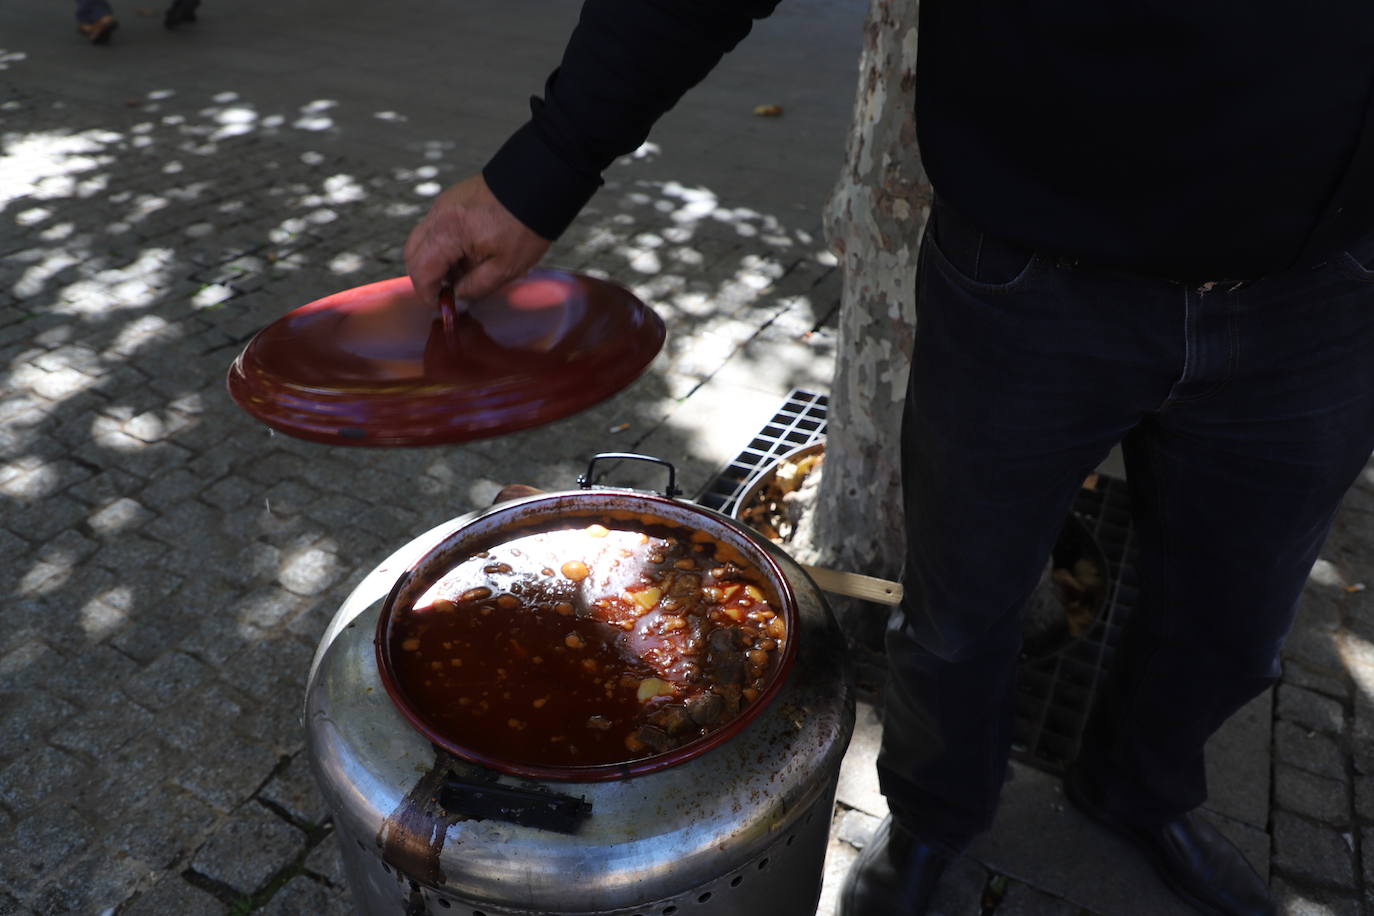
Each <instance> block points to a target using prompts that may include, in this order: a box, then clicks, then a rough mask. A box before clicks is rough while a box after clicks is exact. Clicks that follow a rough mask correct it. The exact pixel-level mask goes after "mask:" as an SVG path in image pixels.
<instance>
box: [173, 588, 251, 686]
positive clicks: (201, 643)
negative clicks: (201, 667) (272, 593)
mask: <svg viewBox="0 0 1374 916" xmlns="http://www.w3.org/2000/svg"><path fill="white" fill-rule="evenodd" d="M177 596H178V597H179V598H180V597H183V593H181V592H178V595H177ZM186 601H187V603H186V606H187V607H188V608H189V609H192V610H193V611H194V610H197V609H199V608H201V607H203V605H201V604H199V603H198V602H196V601H194V600H192V599H191V598H190V597H187V598H186ZM199 616H200V619H199V620H197V621H196V623H195V626H193V627H192V628H191V629H190V630H188V631H187V632H185V633H183V634H182V636H181V638H180V640H179V641H178V642H177V644H176V647H177V648H178V649H180V650H181V651H183V652H185V653H187V654H188V655H191V656H194V657H195V658H198V659H200V660H201V661H202V662H204V663H205V664H207V665H212V666H214V667H215V668H217V669H220V670H221V671H222V670H223V665H224V663H225V662H226V661H228V660H229V659H230V658H233V657H234V656H235V655H237V654H238V653H239V652H241V651H242V650H243V648H244V647H245V646H248V645H251V644H252V642H253V641H254V640H255V639H256V638H257V636H256V632H255V633H254V635H253V637H252V638H250V637H249V636H248V635H247V634H245V632H244V628H243V627H242V626H241V625H240V624H239V623H237V622H236V621H234V620H233V619H232V618H229V617H226V616H225V615H223V614H217V613H212V612H206V613H203V614H200V615H199Z"/></svg>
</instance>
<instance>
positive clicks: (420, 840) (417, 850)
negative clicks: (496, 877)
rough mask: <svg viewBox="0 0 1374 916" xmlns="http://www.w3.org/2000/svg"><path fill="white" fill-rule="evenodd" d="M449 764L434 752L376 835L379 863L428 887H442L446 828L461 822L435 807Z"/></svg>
mask: <svg viewBox="0 0 1374 916" xmlns="http://www.w3.org/2000/svg"><path fill="white" fill-rule="evenodd" d="M452 763H453V758H452V757H450V756H449V755H448V754H447V753H446V752H444V751H436V752H435V758H434V765H433V766H432V767H430V768H429V769H428V770H426V771H425V772H424V773H423V774H422V775H421V776H420V778H419V780H417V781H416V783H415V785H414V786H413V787H412V788H411V790H410V791H409V792H407V793H406V796H405V798H403V799H401V803H400V804H399V805H397V806H396V810H394V811H392V812H391V814H390V815H389V816H388V817H387V819H386V820H385V821H383V822H382V826H381V829H380V830H378V832H377V843H378V845H379V846H381V848H382V861H384V862H386V863H387V864H388V865H391V866H392V867H393V868H395V869H396V870H397V871H398V872H399V873H401V874H405V875H408V876H410V877H412V878H415V879H417V880H420V881H425V882H427V883H429V884H443V883H445V880H446V879H445V878H444V873H443V870H442V869H441V868H440V867H439V856H440V854H441V853H442V852H443V851H444V839H445V837H446V836H447V835H448V828H449V825H450V824H453V823H455V822H457V821H459V820H461V817H459V816H456V815H452V814H449V813H448V812H447V811H445V810H444V809H443V808H442V807H441V806H440V805H439V789H440V787H441V786H442V785H443V781H444V777H445V776H447V775H448V772H449V767H450V766H451V764H452Z"/></svg>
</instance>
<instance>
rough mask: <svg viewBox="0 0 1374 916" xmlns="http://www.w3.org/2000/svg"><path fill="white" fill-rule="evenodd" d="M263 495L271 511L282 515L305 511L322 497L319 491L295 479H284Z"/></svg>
mask: <svg viewBox="0 0 1374 916" xmlns="http://www.w3.org/2000/svg"><path fill="white" fill-rule="evenodd" d="M263 495H264V497H265V498H266V500H267V505H268V507H269V508H270V511H272V512H274V513H280V514H282V515H295V514H297V513H299V512H304V511H306V510H307V509H308V508H309V507H310V506H312V505H314V504H315V503H316V502H317V501H318V500H319V499H320V494H319V492H318V491H316V490H314V489H312V488H310V487H307V486H305V485H304V484H302V483H298V482H297V481H294V480H283V481H281V482H280V483H278V484H276V485H275V486H273V487H272V488H271V489H269V490H268V491H267V492H266V493H265V494H263Z"/></svg>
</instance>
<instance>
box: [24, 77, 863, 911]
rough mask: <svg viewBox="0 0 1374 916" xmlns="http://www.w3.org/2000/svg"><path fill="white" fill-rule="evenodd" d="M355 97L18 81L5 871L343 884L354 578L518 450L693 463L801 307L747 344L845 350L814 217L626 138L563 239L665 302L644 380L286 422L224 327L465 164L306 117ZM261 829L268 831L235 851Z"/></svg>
mask: <svg viewBox="0 0 1374 916" xmlns="http://www.w3.org/2000/svg"><path fill="white" fill-rule="evenodd" d="M0 60H3V55H0ZM334 104H335V103H333V102H330V101H328V100H320V101H317V102H314V103H312V104H310V105H307V106H305V107H304V108H303V109H301V110H299V111H294V112H291V113H289V114H288V113H272V112H270V106H269V105H267V104H264V103H262V102H257V103H255V102H253V101H250V100H246V99H242V98H239V97H237V96H236V95H235V94H233V93H225V94H222V95H219V96H216V97H215V98H214V99H212V100H211V101H210V103H209V104H206V105H203V106H200V107H196V106H193V105H188V104H185V102H184V101H183V100H181V99H178V98H177V96H176V95H175V94H174V93H172V92H171V91H167V92H155V93H151V94H150V95H149V96H148V97H146V98H140V99H134V100H130V104H128V105H127V106H126V107H125V108H124V109H123V110H113V111H111V110H96V109H94V108H91V107H80V106H76V105H70V104H65V103H63V102H62V101H60V100H58V99H56V98H53V97H50V96H46V95H44V94H43V93H41V92H25V93H19V92H10V93H9V94H8V95H3V96H0V118H2V119H3V120H0V125H3V126H2V127H0V175H3V176H4V180H3V182H0V506H3V524H0V557H2V558H3V559H0V565H2V566H3V569H4V572H5V573H6V575H5V584H4V586H3V588H4V596H5V597H4V605H5V612H4V621H5V627H4V628H3V632H0V729H3V731H4V733H5V734H6V736H7V739H6V741H5V742H3V743H0V843H3V845H4V846H5V847H7V848H11V849H22V850H24V853H23V854H19V855H14V856H8V857H4V858H0V888H4V890H3V891H0V904H4V903H6V897H5V894H8V895H10V896H11V897H12V898H13V899H14V900H19V901H22V902H24V903H26V904H27V905H29V906H32V907H33V908H35V909H37V910H40V911H45V912H46V911H49V910H51V911H59V910H62V909H63V908H64V907H66V908H70V909H74V910H83V911H85V910H88V909H91V908H92V907H95V908H96V909H98V908H99V907H103V906H109V905H114V904H116V903H118V902H119V901H121V900H125V899H128V898H130V897H132V896H135V895H140V894H150V895H156V894H159V893H163V894H165V893H166V891H165V881H173V880H184V881H190V882H191V883H192V884H194V885H197V886H198V887H199V888H200V890H201V891H203V892H205V893H209V894H212V895H214V896H217V897H219V898H220V899H221V900H222V901H226V902H228V901H234V900H238V901H254V902H257V903H261V902H262V901H263V900H264V899H265V897H266V896H268V895H269V894H270V893H271V892H272V891H274V890H275V889H276V888H278V887H280V886H282V885H284V884H285V883H286V882H287V880H288V879H290V878H292V877H293V876H298V875H305V876H306V877H307V878H309V879H310V880H311V881H314V882H315V884H313V885H311V887H312V888H314V890H315V891H319V892H320V893H325V894H326V896H330V895H332V896H330V899H335V898H337V897H338V896H339V894H340V893H341V891H340V889H339V878H338V875H337V874H331V872H330V869H329V868H328V867H326V866H325V865H323V864H320V863H321V861H322V860H327V859H328V858H329V857H328V856H321V855H319V852H318V850H319V849H323V848H325V847H323V846H320V844H322V843H325V844H327V843H328V842H329V831H328V827H327V823H326V817H325V815H326V812H324V811H323V810H321V808H320V805H319V803H318V800H317V799H316V798H315V796H314V793H313V789H312V787H311V786H310V783H309V777H308V774H306V773H305V772H304V767H303V766H302V765H301V764H302V761H301V757H300V751H301V747H302V736H301V732H300V726H299V721H298V710H299V703H300V700H301V696H302V689H303V682H304V677H305V673H306V671H307V669H308V664H309V657H310V654H311V651H312V649H313V646H314V642H315V640H316V639H317V638H318V636H319V634H320V632H321V631H322V630H323V627H324V624H325V623H326V622H327V620H328V618H329V616H330V615H331V614H332V612H333V610H334V609H335V608H336V607H337V606H338V604H339V603H340V601H341V600H342V597H343V596H344V595H345V594H346V593H347V591H348V590H349V589H350V588H351V587H352V585H353V584H354V583H355V582H356V581H357V580H358V579H359V578H360V577H361V576H362V575H363V574H365V573H366V572H367V571H368V570H369V569H370V568H371V567H372V566H373V565H375V564H376V563H377V562H379V561H380V560H381V559H382V558H383V557H384V556H385V555H386V554H388V553H389V552H390V551H391V549H392V548H394V547H395V546H397V545H399V544H400V543H403V542H404V541H406V540H408V539H409V538H410V537H412V536H414V535H416V534H418V533H419V532H421V531H424V530H426V529H427V528H429V527H430V526H432V525H434V524H436V523H437V522H439V521H441V520H443V519H446V518H449V517H452V516H454V515H457V514H459V513H461V512H464V511H467V510H470V509H472V508H474V507H475V506H478V505H481V504H483V503H485V502H486V501H487V500H489V499H490V498H491V496H492V494H494V493H495V491H496V489H497V488H498V487H499V486H500V485H502V484H504V483H507V482H511V481H513V480H519V481H524V482H530V483H535V484H538V485H542V486H546V487H551V488H563V487H565V486H570V485H571V484H572V481H573V479H574V478H575V476H576V474H577V473H578V472H580V471H581V470H582V469H583V467H584V465H585V461H586V459H587V457H588V456H589V455H590V454H591V453H592V452H594V451H596V450H600V449H602V448H606V449H622V448H633V447H634V446H635V444H636V443H637V442H641V441H643V440H644V439H645V438H647V437H649V436H650V435H654V437H655V438H654V441H655V444H656V447H658V448H659V449H660V450H662V449H665V448H666V449H667V450H669V451H675V452H677V454H676V455H667V456H666V457H674V458H676V457H682V458H684V459H686V460H688V461H689V463H690V460H691V457H692V454H693V447H692V442H693V437H694V435H695V431H694V426H693V424H694V423H697V422H700V421H699V420H698V419H694V418H691V417H690V416H689V413H690V412H689V411H686V410H684V408H683V405H684V403H685V402H686V401H690V395H691V394H692V392H693V391H695V390H696V389H697V388H698V387H700V386H701V385H703V384H705V383H707V382H708V380H709V379H710V378H711V376H712V375H713V374H714V373H716V372H717V371H718V370H719V369H720V367H721V366H722V365H723V364H724V363H725V361H726V360H727V358H730V357H731V356H732V355H733V356H735V358H736V359H737V360H739V361H744V362H745V363H748V361H749V360H751V359H754V358H756V354H757V353H758V352H761V351H760V349H759V347H758V346H757V345H758V343H759V341H760V340H763V339H765V338H767V337H768V336H769V335H773V336H776V337H779V338H786V339H796V340H803V339H805V340H808V341H809V343H808V344H806V345H804V346H802V347H801V348H800V349H794V350H793V351H789V352H795V353H798V354H799V355H798V356H797V357H796V363H795V365H788V364H786V357H783V358H780V357H778V356H776V355H774V356H772V357H770V359H769V360H768V362H767V364H760V365H758V366H749V369H750V371H757V372H758V373H759V374H760V375H761V376H766V377H767V378H769V379H770V380H772V381H775V382H776V383H779V384H781V385H783V386H784V388H785V387H786V385H787V384H789V383H792V384H814V382H815V380H816V378H817V369H818V366H824V365H828V363H827V361H828V360H829V359H830V358H831V356H832V353H831V346H832V343H833V341H832V340H831V339H830V337H829V335H828V332H826V331H825V330H823V329H822V330H821V331H820V332H819V333H813V332H814V331H815V330H816V329H817V328H820V327H821V326H822V325H823V324H824V322H825V319H826V317H827V315H828V314H829V313H830V312H831V311H832V310H833V309H834V308H835V306H836V305H837V302H836V299H837V295H838V293H837V292H836V290H837V289H838V286H837V284H836V283H835V282H834V277H833V267H832V264H833V261H832V260H831V259H830V258H829V257H828V256H827V255H825V254H824V253H823V252H822V250H821V245H820V242H819V240H817V239H815V238H811V237H809V236H807V235H806V234H805V233H802V232H798V231H796V230H794V229H790V228H789V227H787V226H784V225H782V224H780V223H779V222H778V221H777V220H776V219H774V218H772V217H770V216H768V215H766V214H760V213H754V212H750V211H745V210H739V209H733V208H731V207H730V206H729V205H728V202H722V201H720V200H718V199H716V197H715V196H714V195H713V194H712V193H711V192H710V191H709V190H708V189H702V188H689V187H683V186H679V185H676V184H673V183H665V182H654V183H650V182H637V181H636V180H635V179H634V172H633V168H630V169H626V170H623V171H624V173H625V175H626V176H628V177H626V178H625V179H624V180H623V181H622V182H621V184H620V185H619V186H615V187H608V188H607V190H606V191H604V192H603V193H602V194H601V196H600V197H599V198H598V199H597V201H596V202H595V204H594V206H593V208H592V209H591V211H589V212H588V214H587V215H586V217H584V219H583V220H582V221H581V222H580V223H579V225H578V228H576V229H575V230H574V231H573V232H572V233H571V234H570V236H569V237H568V238H566V239H564V240H563V241H561V242H560V243H559V244H558V245H557V246H555V249H554V251H553V252H552V253H551V255H550V257H549V259H548V260H549V263H551V264H554V265H557V266H563V267H568V268H572V269H579V270H587V271H591V272H594V273H598V274H601V275H604V276H610V277H612V278H614V279H616V280H617V281H620V282H622V283H626V284H627V285H630V286H631V287H632V288H634V289H635V290H636V291H637V292H638V293H639V294H640V295H641V296H642V297H643V298H645V300H646V301H648V302H649V303H650V304H651V305H653V306H654V307H655V308H656V309H657V310H658V311H659V313H660V314H661V315H662V316H663V317H664V318H665V320H666V321H667V323H668V325H669V329H670V330H669V340H668V343H667V345H666V347H665V352H664V353H663V354H662V355H661V356H660V358H659V360H658V361H657V362H656V363H655V364H654V366H653V367H652V368H651V369H650V371H649V373H648V374H647V375H646V376H645V377H644V378H643V379H641V380H640V381H639V382H637V383H636V384H635V385H634V386H633V388H632V389H631V390H630V391H627V392H626V393H624V394H622V395H620V396H617V397H615V398H613V399H611V400H610V401H608V402H606V403H604V404H602V405H599V406H598V407H596V408H594V409H592V410H590V411H587V412H585V413H584V414H581V415H579V416H577V417H573V418H570V419H568V420H564V421H560V422H559V423H556V424H553V425H551V426H550V427H548V428H545V429H538V430H530V431H526V432H524V433H520V434H517V435H514V436H509V437H505V438H503V439H500V440H492V441H488V442H479V443H473V444H469V445H464V446H455V447H450V448H441V449H424V450H419V449H417V450H348V449H339V448H331V447H326V446H321V445H315V444H311V443H305V442H300V441H296V440H292V439H288V438H286V437H283V436H278V435H270V434H269V433H268V432H267V431H266V430H264V429H263V428H262V427H261V426H260V425H258V424H257V423H255V422H254V421H253V420H251V419H250V418H249V417H247V416H245V415H244V414H242V413H240V412H239V411H238V410H237V409H236V408H235V407H234V406H233V405H232V403H231V402H230V401H229V399H228V397H227V395H226V394H225V392H224V373H225V370H226V369H227V367H228V365H229V363H230V361H231V360H232V358H233V357H234V356H235V355H236V354H237V352H238V351H239V350H240V349H241V347H242V346H243V345H244V343H245V342H246V341H247V340H248V339H249V338H250V337H251V335H252V334H253V333H254V332H255V331H256V330H257V329H259V328H260V327H262V326H263V325H265V324H266V323H268V322H270V321H272V320H274V319H275V318H277V317H279V316H280V315H281V314H283V313H284V312H285V311H287V310H289V309H290V308H293V307H295V306H297V305H301V304H303V303H305V302H308V301H311V300H313V299H316V298H319V297H321V296H323V295H326V294H329V293H331V292H334V291H336V290H338V289H341V288H344V287H348V286H353V285H358V284H361V283H366V282H371V281H374V280H378V279H384V278H386V277H391V276H397V275H399V274H401V273H402V272H403V265H402V263H401V260H400V249H401V245H402V242H403V240H404V238H405V234H406V232H407V231H408V230H409V228H410V226H411V225H413V224H414V222H415V221H416V220H417V219H418V218H419V217H420V215H421V214H422V213H423V212H424V211H425V209H426V208H427V207H428V204H429V198H431V197H432V196H433V195H434V194H436V193H437V192H438V190H439V189H440V186H439V181H438V179H439V170H438V168H437V167H436V166H435V165H434V164H433V162H432V161H430V160H431V159H432V158H434V157H432V156H429V155H427V154H426V152H424V151H421V152H419V153H417V154H416V160H417V161H416V162H414V163H413V164H406V165H395V164H389V165H386V166H378V165H375V164H371V163H365V162H358V161H350V160H348V159H346V158H343V157H340V156H339V155H337V154H330V153H322V152H319V151H316V150H312V149H311V148H310V144H309V135H310V133H311V131H313V130H318V129H322V128H324V127H326V126H328V122H329V118H330V112H331V110H332V109H333V108H334ZM384 114H385V113H384ZM641 155H652V150H651V149H650V148H646V150H644V151H642V152H641ZM770 352H774V351H770ZM684 399H686V401H685V400H684ZM728 419H729V418H719V420H718V422H728ZM751 432H752V431H751V430H741V431H740V436H741V439H742V440H743V439H745V438H747V437H748V435H750V434H751ZM694 469H695V470H696V472H697V479H695V480H691V479H690V478H689V480H688V481H687V482H688V485H689V486H699V485H700V484H702V483H704V482H705V481H704V480H703V479H700V474H701V472H702V464H701V462H700V460H698V462H697V464H696V465H694ZM116 800H117V802H118V804H117V805H112V804H111V802H112V801H116ZM250 800H253V801H254V802H256V804H245V803H246V802H249V801H250ZM264 810H265V811H267V812H268V813H267V814H266V815H264ZM263 817H267V819H268V820H267V822H266V823H265V824H264V823H263V822H262V818H263ZM245 831H248V832H249V833H251V834H252V835H253V836H255V837H257V838H258V839H257V840H255V841H253V842H250V843H248V845H249V846H253V847H254V848H255V849H257V850H259V851H260V850H261V849H263V848H270V849H271V850H273V852H272V856H271V857H270V861H267V860H265V859H264V860H263V861H262V862H259V863H258V864H253V865H243V864H242V863H239V864H238V865H236V866H234V867H230V866H228V865H225V864H224V863H223V862H222V861H220V860H221V859H222V858H223V847H224V846H225V844H226V843H227V842H228V841H227V840H225V839H224V838H225V837H235V836H243V835H246V834H245ZM263 837H266V838H267V839H262V838H263ZM216 838H218V839H216ZM217 844H218V845H217ZM231 845H232V844H231ZM250 858H251V857H250ZM159 882H164V883H163V884H159ZM160 888H161V889H160ZM313 892H314V891H312V893H313ZM148 899H150V900H151V899H153V897H152V896H150V897H149V898H148ZM97 904H98V905H99V906H97ZM245 905H246V904H245ZM331 905H333V904H331ZM0 909H4V907H3V906H0ZM92 911H93V910H92Z"/></svg>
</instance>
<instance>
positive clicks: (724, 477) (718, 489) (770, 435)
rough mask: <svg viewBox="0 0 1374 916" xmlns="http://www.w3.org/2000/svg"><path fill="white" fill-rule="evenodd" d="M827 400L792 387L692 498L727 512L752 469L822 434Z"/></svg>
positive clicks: (823, 432)
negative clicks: (742, 446) (741, 448)
mask: <svg viewBox="0 0 1374 916" xmlns="http://www.w3.org/2000/svg"><path fill="white" fill-rule="evenodd" d="M829 403H830V399H829V398H828V397H827V396H826V395H823V394H816V393H815V392H813V391H803V390H802V389H800V388H794V389H792V391H791V393H790V394H788V395H787V400H786V401H784V402H783V405H782V408H781V409H780V410H779V411H778V412H777V413H776V414H774V415H773V419H771V420H769V421H768V423H767V424H766V425H765V426H764V427H763V429H761V430H759V432H758V435H756V436H754V438H753V440H752V441H751V442H750V443H749V444H748V445H747V446H745V449H744V451H742V452H740V453H739V455H738V456H736V458H735V460H734V461H732V462H730V463H729V464H727V465H726V466H725V467H724V469H722V470H721V472H720V473H719V474H718V475H716V477H715V478H713V479H712V480H711V482H710V483H708V484H707V485H706V486H705V487H704V488H703V489H702V491H701V492H700V493H698V494H697V496H696V501H697V502H698V503H700V504H701V505H703V506H706V507H707V508H708V509H715V510H717V511H719V512H724V513H725V514H726V515H729V514H730V512H731V510H732V509H734V507H735V501H736V500H737V499H739V497H740V494H742V493H743V492H744V491H745V489H746V488H747V487H748V485H749V481H750V479H752V478H753V476H754V475H755V474H756V473H758V472H759V471H760V470H763V469H764V468H766V467H768V466H769V465H771V464H772V463H773V462H774V461H776V460H777V459H778V458H780V457H781V456H783V455H785V454H787V453H788V452H790V451H792V450H793V449H794V448H800V447H802V446H803V445H810V444H811V443H813V442H819V441H820V440H821V439H824V438H825V412H826V405H828V404H829Z"/></svg>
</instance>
